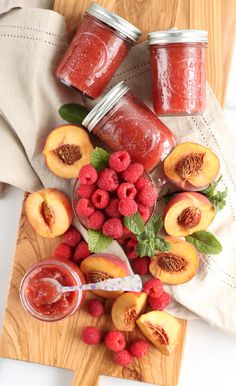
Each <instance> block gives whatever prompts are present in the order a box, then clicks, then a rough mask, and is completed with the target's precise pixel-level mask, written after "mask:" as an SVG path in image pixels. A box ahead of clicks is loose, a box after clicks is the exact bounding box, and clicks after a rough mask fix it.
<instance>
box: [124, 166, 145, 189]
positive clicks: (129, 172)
mask: <svg viewBox="0 0 236 386" xmlns="http://www.w3.org/2000/svg"><path fill="white" fill-rule="evenodd" d="M142 174H143V165H142V164H138V163H134V164H131V165H129V166H128V168H127V169H126V170H125V171H124V173H123V178H124V180H125V181H127V182H131V183H132V184H134V183H135V182H136V181H137V180H138V179H139V177H141V175H142Z"/></svg>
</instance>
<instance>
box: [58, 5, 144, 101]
mask: <svg viewBox="0 0 236 386" xmlns="http://www.w3.org/2000/svg"><path fill="white" fill-rule="evenodd" d="M140 35H141V31H139V30H138V29H137V28H136V27H135V26H133V25H132V24H130V23H128V22H127V21H126V20H124V19H122V18H121V17H119V16H118V15H115V14H113V13H111V12H109V11H108V10H106V9H105V8H103V7H101V6H100V5H98V4H95V3H92V4H91V6H90V7H89V9H88V10H87V11H86V14H85V16H84V18H83V21H82V24H81V25H80V27H79V29H78V30H77V32H76V35H75V37H74V38H73V40H72V41H71V43H70V45H69V47H68V49H67V51H66V53H65V54H64V56H63V57H62V59H61V61H60V63H59V65H58V66H57V68H56V72H55V75H56V77H57V78H58V79H59V80H60V81H61V82H63V83H65V84H66V85H68V86H72V87H74V88H76V89H77V90H79V91H80V92H81V93H82V94H84V95H86V96H88V97H90V98H92V99H95V98H97V97H98V96H99V95H100V94H101V93H102V91H103V90H104V88H105V87H106V85H107V84H108V82H109V81H110V80H111V78H112V76H113V74H114V73H115V72H116V70H117V69H118V67H119V66H120V64H121V62H122V61H123V59H124V58H125V57H126V55H127V53H128V52H129V49H130V48H131V47H132V45H134V44H135V43H136V41H137V39H138V38H139V36H140Z"/></svg>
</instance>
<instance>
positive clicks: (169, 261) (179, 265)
mask: <svg viewBox="0 0 236 386" xmlns="http://www.w3.org/2000/svg"><path fill="white" fill-rule="evenodd" d="M165 240H166V241H167V242H168V243H169V245H170V249H169V251H167V252H159V251H157V252H156V253H155V255H154V256H153V257H152V259H151V262H150V265H149V271H150V272H151V274H152V275H153V276H154V277H157V278H158V279H160V280H161V281H162V282H163V283H165V284H180V283H185V282H187V281H189V280H191V279H192V278H193V276H195V275H196V273H197V269H198V262H199V261H198V256H197V251H196V249H195V247H194V246H193V245H192V244H190V243H188V242H187V241H183V240H180V239H177V238H175V237H165Z"/></svg>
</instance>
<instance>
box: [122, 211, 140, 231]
mask: <svg viewBox="0 0 236 386" xmlns="http://www.w3.org/2000/svg"><path fill="white" fill-rule="evenodd" d="M124 225H125V226H126V227H127V228H128V229H129V230H130V231H131V232H133V233H134V234H135V235H140V234H141V233H143V231H144V222H143V219H142V217H141V215H140V213H139V212H136V213H135V214H134V215H133V216H125V217H124Z"/></svg>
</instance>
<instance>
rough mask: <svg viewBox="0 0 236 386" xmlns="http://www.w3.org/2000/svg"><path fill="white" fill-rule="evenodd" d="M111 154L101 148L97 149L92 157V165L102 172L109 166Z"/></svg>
mask: <svg viewBox="0 0 236 386" xmlns="http://www.w3.org/2000/svg"><path fill="white" fill-rule="evenodd" d="M109 156H110V154H109V153H108V152H107V151H106V150H104V149H102V148H101V147H95V149H94V150H93V152H92V155H91V165H93V167H95V169H96V170H98V171H100V170H102V169H104V168H106V167H107V166H108V161H109Z"/></svg>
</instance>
